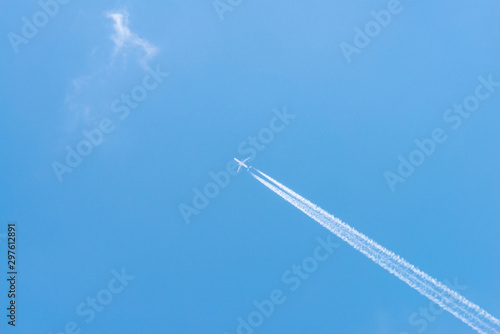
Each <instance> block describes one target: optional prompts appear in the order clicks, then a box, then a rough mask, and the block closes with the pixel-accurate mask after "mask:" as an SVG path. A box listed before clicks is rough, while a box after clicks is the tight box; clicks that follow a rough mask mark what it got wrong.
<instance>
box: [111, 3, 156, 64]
mask: <svg viewBox="0 0 500 334" xmlns="http://www.w3.org/2000/svg"><path fill="white" fill-rule="evenodd" d="M107 17H108V18H110V19H112V20H113V22H114V24H113V29H114V32H113V35H112V36H111V39H112V40H113V42H114V43H115V50H114V53H115V55H117V54H118V53H120V52H123V50H124V49H126V48H141V49H142V50H143V51H144V53H145V59H143V61H147V60H148V59H149V58H151V57H152V56H154V55H155V54H156V53H157V52H158V49H157V48H156V47H155V46H153V45H151V44H150V43H149V42H148V41H146V40H145V39H142V38H140V37H139V36H138V35H137V34H136V33H134V32H132V31H131V30H130V28H129V22H128V12H127V11H126V10H121V11H118V12H109V13H108V14H107Z"/></svg>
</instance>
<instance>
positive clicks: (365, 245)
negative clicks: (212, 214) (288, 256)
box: [250, 168, 500, 334]
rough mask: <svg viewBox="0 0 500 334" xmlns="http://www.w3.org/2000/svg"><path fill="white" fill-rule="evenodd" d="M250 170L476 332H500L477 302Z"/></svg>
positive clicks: (285, 188)
mask: <svg viewBox="0 0 500 334" xmlns="http://www.w3.org/2000/svg"><path fill="white" fill-rule="evenodd" d="M253 170H256V171H257V172H258V173H259V174H260V175H261V176H262V177H263V178H265V179H267V181H266V180H265V179H263V178H262V177H259V176H257V175H256V174H254V173H252V172H251V171H250V174H251V175H252V176H253V177H254V178H255V179H257V180H258V181H259V182H261V183H262V184H264V185H265V186H266V187H268V188H269V189H271V190H272V191H274V192H275V193H276V194H278V195H279V196H281V197H282V198H283V199H285V200H286V201H287V202H289V203H290V204H292V205H293V206H295V207H296V208H297V209H299V210H301V211H302V212H304V213H305V214H306V215H308V216H309V217H311V218H312V219H314V220H315V221H317V222H318V223H320V224H321V225H322V226H323V227H326V228H327V229H328V230H330V231H331V232H332V233H334V234H336V235H337V236H338V237H339V238H341V239H342V240H344V241H345V242H347V243H348V244H349V245H351V246H352V247H354V248H355V249H357V250H358V251H360V252H361V253H363V254H364V255H365V256H367V257H368V258H370V259H372V260H373V261H374V262H375V263H376V264H378V265H379V266H381V267H382V268H384V269H386V270H387V271H389V272H390V273H391V274H393V275H394V276H396V277H397V278H399V279H400V280H402V281H403V282H405V283H406V284H408V285H409V286H411V287H412V288H414V289H415V290H417V291H418V292H419V293H421V294H422V295H424V296H426V297H427V298H429V299H430V300H431V301H433V302H434V303H436V304H438V305H439V306H441V307H442V308H443V309H445V310H446V311H448V312H450V313H451V314H453V315H454V316H455V317H457V318H458V319H460V320H462V321H463V322H464V323H466V324H467V325H469V326H470V327H472V328H473V329H475V330H476V331H477V332H478V333H481V334H493V333H500V321H499V320H498V319H496V318H495V317H493V316H492V315H491V314H489V313H488V312H486V311H485V310H483V309H481V308H480V307H479V306H478V305H476V304H474V303H472V302H470V301H469V300H467V299H466V298H465V297H463V296H461V295H460V294H458V293H457V292H455V291H453V290H451V289H450V288H448V287H447V286H446V285H444V284H443V283H441V282H439V281H437V280H436V279H434V278H432V277H431V276H429V275H427V274H426V273H424V272H423V271H421V270H419V269H418V268H416V267H415V266H413V265H411V264H410V263H408V262H407V261H406V260H404V259H403V258H401V257H400V256H398V255H396V254H394V253H393V252H391V251H390V250H388V249H386V248H384V247H382V246H381V245H379V244H378V243H376V242H375V241H373V240H372V239H370V238H368V237H367V236H366V235H364V234H362V233H360V232H358V231H357V230H356V229H354V228H352V227H351V226H349V225H347V224H346V223H344V222H342V221H341V220H340V219H338V218H336V217H334V216H333V215H331V214H330V213H328V212H326V211H325V210H323V209H321V208H320V207H319V206H317V205H315V204H313V203H311V202H310V201H308V200H307V199H305V198H304V197H302V196H300V195H299V194H297V193H295V192H294V191H293V190H291V189H289V188H287V187H286V186H284V185H283V184H281V183H279V182H278V181H276V180H275V179H273V178H272V177H270V176H268V175H266V174H264V173H263V172H261V171H259V170H258V169H256V168H253Z"/></svg>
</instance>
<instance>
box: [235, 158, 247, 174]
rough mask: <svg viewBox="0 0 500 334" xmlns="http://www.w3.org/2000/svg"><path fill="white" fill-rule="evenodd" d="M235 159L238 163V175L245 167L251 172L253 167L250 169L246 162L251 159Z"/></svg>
mask: <svg viewBox="0 0 500 334" xmlns="http://www.w3.org/2000/svg"><path fill="white" fill-rule="evenodd" d="M233 159H234V160H235V161H236V162H237V163H238V171H237V173H239V171H240V169H241V167H245V168H246V169H247V171H248V170H250V167H251V166H250V167H248V166H247V165H245V162H246V161H247V160H248V159H250V157H248V158H246V159H245V160H243V161H239V160H238V159H236V158H233Z"/></svg>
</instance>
